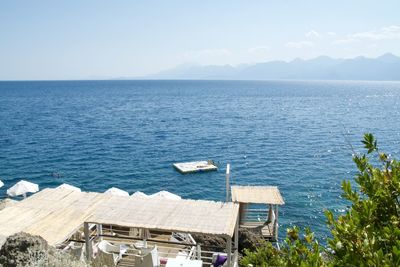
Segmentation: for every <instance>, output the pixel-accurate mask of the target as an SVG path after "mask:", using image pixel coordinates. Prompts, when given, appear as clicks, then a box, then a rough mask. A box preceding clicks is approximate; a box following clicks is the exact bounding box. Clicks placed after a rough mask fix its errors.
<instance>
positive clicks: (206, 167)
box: [173, 160, 218, 174]
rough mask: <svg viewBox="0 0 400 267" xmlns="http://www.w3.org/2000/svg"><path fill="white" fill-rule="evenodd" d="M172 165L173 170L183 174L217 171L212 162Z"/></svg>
mask: <svg viewBox="0 0 400 267" xmlns="http://www.w3.org/2000/svg"><path fill="white" fill-rule="evenodd" d="M173 165H174V168H175V169H177V170H178V171H179V172H180V173H183V174H185V173H192V172H207V171H216V170H218V167H217V165H215V163H214V162H213V161H212V160H208V161H193V162H182V163H174V164H173Z"/></svg>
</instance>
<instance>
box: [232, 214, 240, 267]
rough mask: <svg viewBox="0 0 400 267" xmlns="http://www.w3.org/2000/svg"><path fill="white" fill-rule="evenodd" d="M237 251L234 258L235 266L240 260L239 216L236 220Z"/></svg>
mask: <svg viewBox="0 0 400 267" xmlns="http://www.w3.org/2000/svg"><path fill="white" fill-rule="evenodd" d="M234 242H235V248H234V249H235V251H234V256H233V259H234V261H233V264H236V263H237V262H236V261H237V260H238V258H239V257H238V256H239V255H238V253H239V216H238V217H237V219H236V226H235V241H234Z"/></svg>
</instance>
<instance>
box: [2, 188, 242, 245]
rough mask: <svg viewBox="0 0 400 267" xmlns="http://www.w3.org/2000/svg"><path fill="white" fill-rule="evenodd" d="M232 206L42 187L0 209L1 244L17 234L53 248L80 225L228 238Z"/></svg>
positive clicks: (234, 216) (233, 221)
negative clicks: (46, 243) (101, 224)
mask: <svg viewBox="0 0 400 267" xmlns="http://www.w3.org/2000/svg"><path fill="white" fill-rule="evenodd" d="M238 212H239V205H238V204H235V203H221V202H213V201H205V200H168V199H158V198H154V199H153V198H152V199H141V198H132V197H124V196H113V195H109V194H104V193H93V192H78V191H74V190H68V189H62V188H58V189H49V188H48V189H44V190H42V191H40V192H38V193H36V194H34V195H32V196H30V197H28V198H26V199H24V200H22V201H19V202H18V203H16V204H15V205H13V206H11V207H6V208H5V209H3V210H1V211H0V246H1V244H3V243H4V241H5V239H6V238H7V237H8V236H9V235H12V234H15V233H18V232H21V231H23V232H26V233H30V234H33V235H40V236H42V237H43V238H44V239H45V240H47V241H48V243H49V244H50V245H52V246H55V245H58V244H60V243H62V242H63V241H65V240H66V239H68V238H69V237H70V236H71V235H72V234H73V233H74V232H76V231H77V230H79V228H80V227H81V226H82V225H83V223H84V222H97V223H104V224H106V223H107V224H111V225H120V226H128V227H143V228H148V229H160V230H171V231H177V232H178V231H182V232H193V233H205V234H216V235H217V234H220V235H229V236H232V235H233V232H234V228H235V224H236V219H237V216H238Z"/></svg>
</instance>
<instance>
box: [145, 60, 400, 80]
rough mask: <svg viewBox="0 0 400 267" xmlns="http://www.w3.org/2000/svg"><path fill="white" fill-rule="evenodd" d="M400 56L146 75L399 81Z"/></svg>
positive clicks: (183, 68)
mask: <svg viewBox="0 0 400 267" xmlns="http://www.w3.org/2000/svg"><path fill="white" fill-rule="evenodd" d="M399 69H400V57H397V56H395V55H393V54H391V53H386V54H383V55H382V56H380V57H377V58H366V57H364V56H358V57H355V58H353V59H335V58H331V57H329V56H326V55H322V56H319V57H316V58H312V59H307V60H305V59H301V58H296V59H294V60H292V61H289V62H286V61H277V60H275V61H269V62H260V63H256V64H242V65H239V66H232V65H228V64H227V65H208V66H207V65H206V66H201V65H195V64H188V65H180V66H179V67H177V68H174V69H171V70H167V71H163V72H160V73H157V74H155V75H150V76H147V77H145V78H150V79H214V80H215V79H228V80H276V79H288V80H291V79H302V80H305V79H310V80H396V81H400V72H399V71H398V70H399Z"/></svg>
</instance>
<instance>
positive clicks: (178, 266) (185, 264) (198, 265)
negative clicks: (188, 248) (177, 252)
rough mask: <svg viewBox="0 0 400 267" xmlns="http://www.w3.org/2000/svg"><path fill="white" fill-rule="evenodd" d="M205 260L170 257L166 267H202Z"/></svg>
mask: <svg viewBox="0 0 400 267" xmlns="http://www.w3.org/2000/svg"><path fill="white" fill-rule="evenodd" d="M202 266H203V261H201V260H189V259H176V258H168V261H167V264H166V265H165V267H202Z"/></svg>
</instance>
